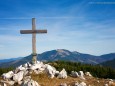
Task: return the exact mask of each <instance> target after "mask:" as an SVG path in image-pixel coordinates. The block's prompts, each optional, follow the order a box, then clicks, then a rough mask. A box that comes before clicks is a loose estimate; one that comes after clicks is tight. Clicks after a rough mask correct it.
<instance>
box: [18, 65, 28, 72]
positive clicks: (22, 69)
mask: <svg viewBox="0 0 115 86" xmlns="http://www.w3.org/2000/svg"><path fill="white" fill-rule="evenodd" d="M16 69H17V70H19V71H24V70H26V69H27V68H25V67H23V66H22V65H20V66H19V67H17V68H16Z"/></svg>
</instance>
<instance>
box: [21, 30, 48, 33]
mask: <svg viewBox="0 0 115 86" xmlns="http://www.w3.org/2000/svg"><path fill="white" fill-rule="evenodd" d="M20 33H21V34H32V33H47V30H20Z"/></svg>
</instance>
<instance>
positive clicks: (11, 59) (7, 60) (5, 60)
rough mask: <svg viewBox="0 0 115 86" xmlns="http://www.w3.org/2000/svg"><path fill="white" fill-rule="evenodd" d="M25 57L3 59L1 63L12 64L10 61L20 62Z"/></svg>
mask: <svg viewBox="0 0 115 86" xmlns="http://www.w3.org/2000/svg"><path fill="white" fill-rule="evenodd" d="M21 58H23V57H18V58H10V59H1V60H0V63H4V62H10V61H15V60H19V59H21Z"/></svg>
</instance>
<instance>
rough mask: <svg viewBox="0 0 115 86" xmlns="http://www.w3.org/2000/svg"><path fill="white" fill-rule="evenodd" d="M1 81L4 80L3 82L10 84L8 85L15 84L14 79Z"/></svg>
mask: <svg viewBox="0 0 115 86" xmlns="http://www.w3.org/2000/svg"><path fill="white" fill-rule="evenodd" d="M0 82H2V83H6V84H8V85H10V86H13V85H14V83H15V82H14V81H11V80H10V81H9V80H6V81H3V80H1V81H0Z"/></svg>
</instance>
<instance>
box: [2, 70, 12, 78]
mask: <svg viewBox="0 0 115 86" xmlns="http://www.w3.org/2000/svg"><path fill="white" fill-rule="evenodd" d="M13 75H14V73H13V71H9V72H8V73H3V74H2V77H3V79H10V78H11V77H12V76H13Z"/></svg>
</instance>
